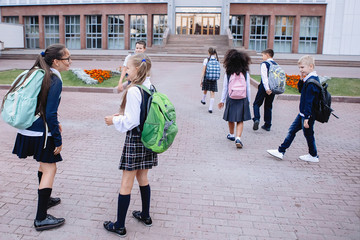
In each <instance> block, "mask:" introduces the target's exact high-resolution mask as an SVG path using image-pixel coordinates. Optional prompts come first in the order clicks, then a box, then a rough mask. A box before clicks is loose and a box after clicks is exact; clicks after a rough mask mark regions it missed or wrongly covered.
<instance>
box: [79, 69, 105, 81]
mask: <svg viewBox="0 0 360 240" xmlns="http://www.w3.org/2000/svg"><path fill="white" fill-rule="evenodd" d="M84 72H85V73H86V74H88V75H89V76H90V77H91V78H93V79H95V80H97V81H98V82H99V83H102V82H103V81H105V80H107V79H109V78H111V72H110V71H108V70H101V69H92V70H86V69H85V70H84Z"/></svg>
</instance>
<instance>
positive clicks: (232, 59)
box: [224, 49, 251, 76]
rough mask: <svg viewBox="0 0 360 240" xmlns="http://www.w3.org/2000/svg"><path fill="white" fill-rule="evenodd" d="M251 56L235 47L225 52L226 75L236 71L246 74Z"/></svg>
mask: <svg viewBox="0 0 360 240" xmlns="http://www.w3.org/2000/svg"><path fill="white" fill-rule="evenodd" d="M250 63H251V58H250V57H249V55H248V54H247V53H246V52H242V51H238V50H236V49H230V50H228V51H227V52H226V54H225V59H224V67H225V69H226V74H227V75H228V76H230V75H232V74H234V73H236V74H237V75H239V74H240V73H242V74H244V76H246V72H248V71H249V65H250Z"/></svg>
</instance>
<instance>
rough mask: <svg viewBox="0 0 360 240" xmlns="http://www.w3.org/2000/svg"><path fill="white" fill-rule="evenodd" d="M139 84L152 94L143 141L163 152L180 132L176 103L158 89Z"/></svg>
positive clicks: (147, 146) (142, 134)
mask: <svg viewBox="0 0 360 240" xmlns="http://www.w3.org/2000/svg"><path fill="white" fill-rule="evenodd" d="M138 86H139V87H141V88H142V89H143V90H144V91H146V92H147V93H148V94H150V97H149V102H148V106H147V113H148V114H147V116H146V118H145V122H144V127H143V130H142V133H141V142H142V143H143V144H144V146H145V147H146V148H148V149H150V150H152V151H153V152H156V153H162V152H164V151H166V150H167V149H168V148H169V147H170V146H171V144H172V143H173V141H174V139H175V136H176V134H177V132H178V127H177V125H176V113H175V108H174V105H173V104H172V103H171V102H170V100H169V99H168V97H167V96H166V95H165V94H162V93H159V92H157V91H156V89H155V90H154V91H150V90H149V89H148V88H147V87H145V86H143V85H138Z"/></svg>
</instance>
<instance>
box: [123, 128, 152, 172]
mask: <svg viewBox="0 0 360 240" xmlns="http://www.w3.org/2000/svg"><path fill="white" fill-rule="evenodd" d="M157 165H158V157H157V153H155V152H153V151H151V150H149V149H147V148H145V146H144V144H143V143H142V142H141V136H140V135H139V134H134V133H133V131H128V132H127V133H126V139H125V143H124V148H123V152H122V156H121V160H120V166H119V169H121V170H126V171H134V170H139V169H151V168H152V167H154V166H157Z"/></svg>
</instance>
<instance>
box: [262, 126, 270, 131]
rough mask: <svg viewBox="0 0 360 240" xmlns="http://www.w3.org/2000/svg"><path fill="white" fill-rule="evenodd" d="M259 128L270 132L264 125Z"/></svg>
mask: <svg viewBox="0 0 360 240" xmlns="http://www.w3.org/2000/svg"><path fill="white" fill-rule="evenodd" d="M261 128H262V129H264V130H265V131H268V132H270V128H269V127H265V125H262V126H261Z"/></svg>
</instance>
